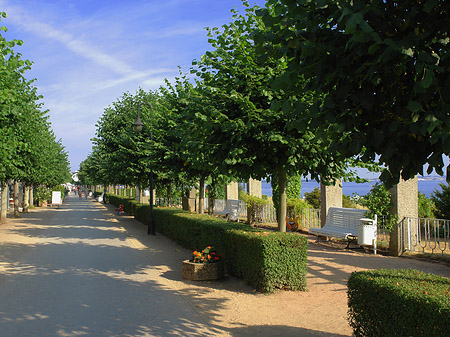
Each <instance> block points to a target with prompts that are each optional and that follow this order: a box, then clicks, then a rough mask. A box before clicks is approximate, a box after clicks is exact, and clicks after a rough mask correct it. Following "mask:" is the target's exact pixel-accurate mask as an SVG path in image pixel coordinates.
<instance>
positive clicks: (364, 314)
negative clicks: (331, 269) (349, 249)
mask: <svg viewBox="0 0 450 337" xmlns="http://www.w3.org/2000/svg"><path fill="white" fill-rule="evenodd" d="M347 285H348V293H347V295H348V306H349V316H348V319H349V323H350V326H351V327H352V328H353V332H354V334H355V336H367V337H371V336H374V337H375V336H376V337H378V336H392V337H403V336H404V337H406V336H436V337H438V336H442V337H444V336H448V328H449V327H450V296H449V295H448V293H449V289H450V280H449V279H447V278H444V277H440V276H437V275H433V274H426V273H424V272H421V271H417V270H412V269H401V270H395V269H394V270H386V269H380V270H375V271H365V272H354V273H352V274H351V275H350V277H349V280H348V283H347Z"/></svg>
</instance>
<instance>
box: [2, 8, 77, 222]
mask: <svg viewBox="0 0 450 337" xmlns="http://www.w3.org/2000/svg"><path fill="white" fill-rule="evenodd" d="M1 18H6V13H3V12H1V13H0V19H1ZM1 30H3V31H6V28H5V27H1ZM20 45H22V41H20V40H13V41H7V40H6V39H5V38H4V37H3V36H2V35H1V34H0V51H1V53H0V183H1V190H2V203H1V206H2V207H1V210H2V211H1V222H4V221H5V219H6V208H7V193H6V191H7V188H8V182H12V181H14V182H16V183H17V182H18V181H21V182H22V183H23V184H24V185H26V186H28V187H30V186H33V185H35V186H36V185H41V184H45V185H49V186H54V185H57V184H61V183H64V182H67V181H70V178H71V176H70V170H69V162H68V157H67V153H66V151H65V149H64V146H63V145H62V143H61V140H57V139H56V136H55V134H54V133H53V131H52V129H51V125H50V122H49V121H48V116H47V111H42V103H41V99H42V97H41V96H39V95H38V93H37V88H36V87H35V86H34V85H33V80H31V81H30V80H27V79H26V78H25V72H26V71H27V70H29V69H30V67H31V62H30V61H28V60H23V59H22V55H21V54H20V53H17V52H16V51H15V48H16V47H17V46H20ZM16 189H17V185H16ZM27 191H28V189H27ZM15 194H16V195H17V192H15ZM16 208H17V205H16ZM16 212H17V209H16Z"/></svg>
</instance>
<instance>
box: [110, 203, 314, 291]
mask: <svg viewBox="0 0 450 337" xmlns="http://www.w3.org/2000/svg"><path fill="white" fill-rule="evenodd" d="M109 197H110V199H109V200H110V202H111V203H112V204H114V205H118V204H120V203H122V204H123V205H124V208H125V211H126V212H127V213H128V211H127V203H130V204H131V205H130V206H129V207H130V212H129V213H130V214H134V216H135V218H136V219H137V220H138V221H140V222H141V223H144V224H147V223H148V219H149V212H150V206H149V205H142V204H137V203H136V202H135V201H134V202H133V201H130V199H128V198H124V197H117V196H112V197H111V195H110V196H109ZM153 215H154V219H155V228H156V231H157V232H158V233H161V234H162V235H164V236H166V237H168V238H170V239H172V240H173V241H175V242H176V243H177V244H179V245H180V246H182V247H184V248H187V249H191V250H193V251H194V250H202V249H204V248H205V247H207V246H209V245H212V246H214V247H215V248H216V249H217V251H219V252H221V253H222V256H223V258H224V261H225V266H226V269H227V271H228V272H229V273H230V274H232V275H235V276H239V277H242V278H244V279H245V280H246V281H247V282H248V283H249V284H250V285H251V286H252V287H254V288H255V289H257V290H258V291H262V292H273V291H275V290H277V289H285V290H306V273H307V250H308V242H307V239H306V237H304V236H300V235H298V234H294V233H279V232H267V231H261V230H258V229H255V228H253V227H251V226H248V225H246V224H240V223H233V222H229V221H226V220H224V219H221V218H216V217H212V216H209V215H200V214H194V213H190V212H185V211H182V210H180V209H175V208H162V207H155V208H154V209H153Z"/></svg>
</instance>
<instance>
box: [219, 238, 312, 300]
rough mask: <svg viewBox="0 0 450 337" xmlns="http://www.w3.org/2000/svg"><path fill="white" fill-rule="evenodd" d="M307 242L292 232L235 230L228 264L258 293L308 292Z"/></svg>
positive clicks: (227, 258) (226, 260) (229, 249)
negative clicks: (279, 291)
mask: <svg viewBox="0 0 450 337" xmlns="http://www.w3.org/2000/svg"><path fill="white" fill-rule="evenodd" d="M307 255H308V243H307V238H306V237H304V236H300V235H296V234H293V233H268V232H246V231H243V230H232V231H230V232H229V233H228V236H227V250H226V255H225V254H224V257H225V263H226V266H227V269H228V270H229V271H230V272H231V273H232V274H233V275H236V276H240V277H243V278H244V279H245V280H246V281H247V282H248V283H249V284H250V285H251V286H253V287H254V288H255V289H256V290H258V291H262V292H273V291H275V290H277V289H283V290H306V273H307Z"/></svg>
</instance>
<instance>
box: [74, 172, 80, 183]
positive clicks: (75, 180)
mask: <svg viewBox="0 0 450 337" xmlns="http://www.w3.org/2000/svg"><path fill="white" fill-rule="evenodd" d="M72 179H73V181H74V182H76V183H77V182H78V181H79V179H78V171H75V172H72Z"/></svg>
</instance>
